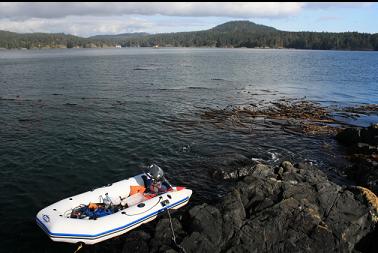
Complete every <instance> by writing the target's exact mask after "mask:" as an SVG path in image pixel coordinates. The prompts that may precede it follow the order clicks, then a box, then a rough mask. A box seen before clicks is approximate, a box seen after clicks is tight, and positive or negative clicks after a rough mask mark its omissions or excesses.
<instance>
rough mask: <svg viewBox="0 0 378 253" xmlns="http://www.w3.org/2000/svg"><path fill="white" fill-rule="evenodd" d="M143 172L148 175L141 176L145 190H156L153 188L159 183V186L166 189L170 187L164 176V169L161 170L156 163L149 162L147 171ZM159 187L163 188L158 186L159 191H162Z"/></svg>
mask: <svg viewBox="0 0 378 253" xmlns="http://www.w3.org/2000/svg"><path fill="white" fill-rule="evenodd" d="M145 173H146V175H147V176H148V179H147V177H145V176H144V177H145V178H143V176H142V178H143V181H144V184H145V186H146V188H147V189H148V190H147V191H154V192H156V191H157V189H155V188H154V187H156V186H159V185H160V186H161V185H162V186H163V187H165V189H166V190H168V189H170V188H172V185H171V184H170V183H169V182H168V180H167V179H166V178H165V177H164V171H163V170H162V168H160V167H159V166H157V165H156V164H151V165H150V166H148V168H147V172H145ZM151 186H152V187H153V189H152V188H151ZM161 189H164V188H160V190H159V191H161V192H164V190H161Z"/></svg>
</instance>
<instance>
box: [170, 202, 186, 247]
mask: <svg viewBox="0 0 378 253" xmlns="http://www.w3.org/2000/svg"><path fill="white" fill-rule="evenodd" d="M167 213H168V217H169V224H170V227H171V231H172V240H173V242H174V243H175V245H176V247H177V248H179V249H180V250H181V251H182V252H183V253H186V251H185V249H184V247H182V246H181V245H179V244H178V243H177V242H176V235H175V231H174V230H173V224H172V218H171V213H170V212H169V208H167Z"/></svg>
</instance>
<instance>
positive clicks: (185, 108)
mask: <svg viewBox="0 0 378 253" xmlns="http://www.w3.org/2000/svg"><path fill="white" fill-rule="evenodd" d="M283 97H293V98H303V97H306V98H308V99H311V100H314V101H318V102H321V103H323V104H325V105H337V106H344V105H355V104H364V103H378V54H377V52H340V51H300V50H251V49H72V50H58V49H56V50H35V51H33V50H30V51H0V98H1V99H0V192H1V195H0V203H1V208H0V231H1V234H0V237H1V238H2V240H1V241H2V245H1V247H0V251H4V252H71V251H72V249H73V246H72V245H67V244H62V243H53V242H51V241H50V240H49V239H48V237H47V236H46V235H45V234H44V233H43V232H42V230H41V229H40V228H39V227H37V225H36V223H35V220H34V217H35V215H36V213H37V212H38V211H39V210H40V209H42V208H43V207H45V206H47V205H49V204H51V203H53V202H56V201H58V200H60V199H62V198H65V197H67V196H71V195H74V194H78V193H80V192H83V191H86V190H88V189H91V188H93V187H98V186H102V185H105V184H108V183H110V182H114V181H118V180H121V179H123V178H127V177H130V176H132V175H134V174H136V173H140V171H141V167H143V166H144V165H146V164H149V163H151V162H156V163H157V164H159V165H160V166H161V167H163V169H165V171H166V174H167V176H168V178H169V179H170V181H172V182H173V183H174V184H178V185H185V186H188V187H190V188H192V189H194V192H195V193H194V195H193V199H192V203H196V202H200V201H204V200H212V199H215V198H217V197H219V196H221V195H223V194H224V193H225V192H226V191H227V185H225V184H222V183H219V182H218V181H216V180H215V179H212V178H211V177H210V176H209V171H212V170H213V169H215V168H217V167H219V166H222V165H224V164H225V163H226V161H227V160H232V159H233V158H235V157H240V156H246V157H247V158H256V159H262V160H265V161H266V162H268V163H272V164H274V163H278V162H279V161H281V160H282V159H285V158H290V159H293V160H294V161H299V160H302V159H309V160H313V161H314V162H316V163H317V164H318V165H319V166H320V167H322V168H327V167H337V166H338V165H339V164H338V162H339V161H340V160H339V159H335V157H338V155H339V154H341V153H342V150H341V148H340V147H338V146H337V144H336V143H335V142H334V140H332V139H330V138H327V137H316V138H314V137H298V136H295V135H292V134H290V133H287V132H284V131H282V130H281V129H280V127H279V126H276V125H275V124H274V122H273V123H272V122H263V123H262V124H260V125H256V126H255V127H254V128H253V130H252V131H250V133H245V131H244V132H243V131H232V130H230V129H228V128H221V127H217V126H215V125H214V124H211V123H210V122H206V120H203V119H201V117H200V113H201V111H202V110H203V109H201V108H204V107H210V108H218V107H219V108H224V107H226V106H227V105H235V104H248V103H256V102H259V101H260V102H261V101H272V100H275V99H279V98H283ZM373 120H375V119H374V118H373V119H372V118H363V120H361V121H360V123H361V124H365V125H366V124H369V123H370V122H371V121H373ZM357 123H358V122H357ZM98 247H101V245H100V246H98Z"/></svg>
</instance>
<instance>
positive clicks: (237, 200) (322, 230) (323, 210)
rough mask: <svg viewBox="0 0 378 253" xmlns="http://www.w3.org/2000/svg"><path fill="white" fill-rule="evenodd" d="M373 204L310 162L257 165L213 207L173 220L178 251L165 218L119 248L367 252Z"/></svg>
mask: <svg viewBox="0 0 378 253" xmlns="http://www.w3.org/2000/svg"><path fill="white" fill-rule="evenodd" d="M377 201H378V200H377V197H376V196H375V194H374V193H372V192H371V191H369V190H368V189H366V188H363V187H350V186H347V187H341V186H339V185H336V184H334V183H332V182H330V181H329V180H328V179H327V176H326V175H325V174H324V173H323V172H322V171H320V170H319V169H317V168H315V167H313V166H311V165H309V164H307V163H301V164H298V165H296V166H294V165H292V164H291V163H290V162H283V163H282V164H281V166H279V167H278V168H271V167H269V166H266V165H262V164H260V165H258V166H255V167H254V169H253V171H252V172H251V173H250V174H249V175H248V176H245V177H244V178H243V179H239V181H238V182H237V185H236V187H235V188H234V189H233V190H232V191H231V192H230V193H229V194H228V195H226V196H225V197H224V198H222V200H221V201H220V202H219V203H218V204H216V205H210V204H206V203H204V204H201V205H196V206H193V207H191V208H190V209H189V210H188V211H187V212H185V213H184V214H181V215H173V217H175V216H177V217H175V218H173V219H172V225H173V228H174V230H175V233H176V241H177V245H178V246H177V245H175V244H174V243H173V241H172V239H171V237H172V232H171V230H170V226H169V224H170V223H169V220H168V219H167V218H163V219H160V220H159V221H158V223H157V225H156V227H155V231H154V232H153V233H152V234H151V235H150V236H148V235H145V234H144V235H143V236H139V237H138V239H136V240H127V241H126V242H125V246H124V248H125V249H126V248H127V249H131V248H135V247H137V248H138V252H179V251H180V250H181V249H180V248H183V249H184V250H185V252H187V253H190V252H213V253H216V252H230V253H231V252H359V251H364V252H368V251H369V250H370V249H373V248H372V247H373V241H374V238H375V235H376V234H377V222H378V221H377V217H378V216H377V215H378V206H377ZM133 233H137V232H133ZM129 236H130V235H128V236H126V238H127V237H129ZM375 239H376V238H375ZM147 245H148V246H147Z"/></svg>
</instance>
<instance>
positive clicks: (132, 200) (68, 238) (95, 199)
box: [36, 173, 192, 244]
mask: <svg viewBox="0 0 378 253" xmlns="http://www.w3.org/2000/svg"><path fill="white" fill-rule="evenodd" d="M147 175H148V174H145V173H143V174H140V175H137V176H134V177H131V178H129V179H125V180H121V181H118V182H116V183H113V184H110V185H107V186H103V187H100V188H97V189H94V190H91V191H88V192H85V193H82V194H79V195H76V196H72V197H69V198H66V199H63V200H61V201H58V202H56V203H54V204H52V205H50V206H48V207H46V208H44V209H42V210H41V211H40V212H38V214H37V216H36V221H37V224H38V225H39V226H40V227H41V228H42V229H43V230H44V231H45V232H46V233H47V235H48V236H49V237H50V238H51V239H52V240H53V241H60V242H68V243H77V242H83V243H85V244H95V243H98V242H101V241H104V240H107V239H110V238H112V237H115V236H119V235H121V234H123V233H126V232H127V231H129V230H132V229H134V228H136V227H138V226H140V225H141V224H143V223H147V222H149V221H151V220H153V219H155V218H156V216H157V215H158V214H159V213H162V212H164V211H166V210H167V209H178V208H180V207H182V206H184V205H185V204H187V203H188V201H189V198H190V197H191V195H192V191H191V190H189V189H186V188H185V187H172V186H170V187H169V189H168V190H167V191H165V192H162V193H159V194H150V195H149V194H147V193H135V194H133V195H131V196H130V189H131V188H132V187H138V186H143V187H145V186H146V185H145V180H144V179H146V178H145V176H147ZM143 177H144V179H143ZM90 203H97V204H96V205H102V204H103V207H104V209H103V211H109V212H110V213H109V214H106V215H104V216H102V217H88V216H86V215H84V214H83V213H80V210H83V208H84V209H85V208H87V207H88V205H89V204H90ZM89 206H90V205H89ZM105 206H106V208H107V209H105ZM80 208H81V209H80ZM92 210H93V209H92ZM110 210H111V211H110ZM73 214H75V215H76V216H75V215H73Z"/></svg>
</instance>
